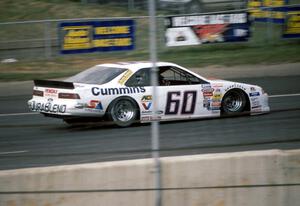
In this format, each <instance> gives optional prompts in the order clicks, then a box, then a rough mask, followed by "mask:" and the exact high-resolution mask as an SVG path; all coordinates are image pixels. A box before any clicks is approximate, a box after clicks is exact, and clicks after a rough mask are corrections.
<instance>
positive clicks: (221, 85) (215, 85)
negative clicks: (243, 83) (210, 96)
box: [212, 83, 223, 87]
mask: <svg viewBox="0 0 300 206" xmlns="http://www.w3.org/2000/svg"><path fill="white" fill-rule="evenodd" d="M212 87H223V84H222V83H215V84H212Z"/></svg>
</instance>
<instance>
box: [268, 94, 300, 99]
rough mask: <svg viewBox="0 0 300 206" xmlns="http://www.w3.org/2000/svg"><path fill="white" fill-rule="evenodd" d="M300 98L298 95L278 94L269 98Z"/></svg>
mask: <svg viewBox="0 0 300 206" xmlns="http://www.w3.org/2000/svg"><path fill="white" fill-rule="evenodd" d="M296 96H300V94H278V95H270V96H269V98H276V97H296Z"/></svg>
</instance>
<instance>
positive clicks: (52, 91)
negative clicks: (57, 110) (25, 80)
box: [45, 88, 58, 97]
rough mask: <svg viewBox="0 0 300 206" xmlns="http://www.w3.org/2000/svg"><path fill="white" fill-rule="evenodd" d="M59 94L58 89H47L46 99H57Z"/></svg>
mask: <svg viewBox="0 0 300 206" xmlns="http://www.w3.org/2000/svg"><path fill="white" fill-rule="evenodd" d="M57 94H58V90H57V89H48V88H47V89H45V96H46V97H56V96H57Z"/></svg>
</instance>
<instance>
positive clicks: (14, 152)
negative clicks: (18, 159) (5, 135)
mask: <svg viewBox="0 0 300 206" xmlns="http://www.w3.org/2000/svg"><path fill="white" fill-rule="evenodd" d="M26 152H29V151H27V150H23V151H11V152H0V155H7V154H20V153H26Z"/></svg>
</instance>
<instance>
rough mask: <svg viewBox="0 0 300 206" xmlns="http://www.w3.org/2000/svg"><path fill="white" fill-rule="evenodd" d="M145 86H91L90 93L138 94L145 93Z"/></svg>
mask: <svg viewBox="0 0 300 206" xmlns="http://www.w3.org/2000/svg"><path fill="white" fill-rule="evenodd" d="M145 92H146V89H145V87H121V88H99V87H93V88H92V94H93V95H94V96H99V95H102V96H106V95H120V94H138V93H145Z"/></svg>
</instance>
